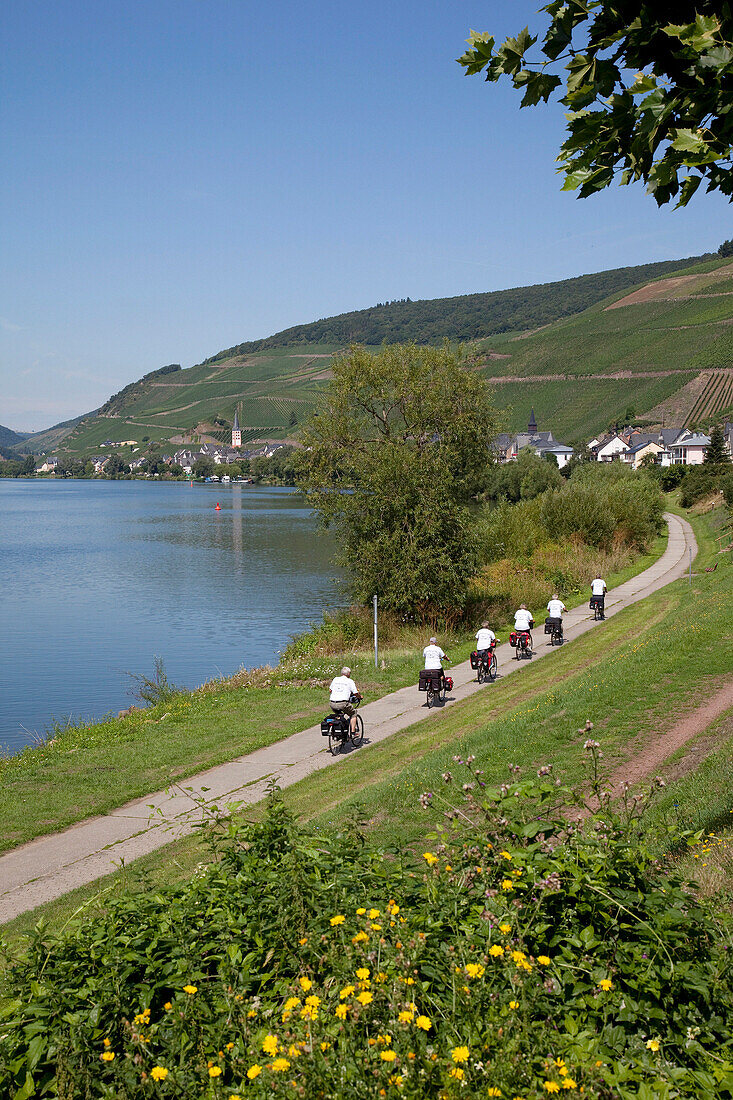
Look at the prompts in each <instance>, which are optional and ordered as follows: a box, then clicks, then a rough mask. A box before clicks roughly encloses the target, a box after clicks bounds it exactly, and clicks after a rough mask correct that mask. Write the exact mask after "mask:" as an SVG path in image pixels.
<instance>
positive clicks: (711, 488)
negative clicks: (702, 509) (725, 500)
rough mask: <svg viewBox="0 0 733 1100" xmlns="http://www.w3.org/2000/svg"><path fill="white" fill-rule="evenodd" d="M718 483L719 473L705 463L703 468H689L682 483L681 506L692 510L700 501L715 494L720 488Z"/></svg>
mask: <svg viewBox="0 0 733 1100" xmlns="http://www.w3.org/2000/svg"><path fill="white" fill-rule="evenodd" d="M718 481H719V475H718V473H717V472H716V471H715V470H713V469H711V468H710V467H709V466H705V465H704V463H703V464H702V465H701V466H689V467H688V468H687V472H686V473H685V478H684V481H683V482H682V489H681V491H680V505H681V506H682V507H683V508H691V507H692V506H693V504H697V502H698V501H699V500H703V499H704V498H705V497H707V496H710V495H711V493H714V492H715V490H716V489H717V488H718Z"/></svg>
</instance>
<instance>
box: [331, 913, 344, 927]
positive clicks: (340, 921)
mask: <svg viewBox="0 0 733 1100" xmlns="http://www.w3.org/2000/svg"><path fill="white" fill-rule="evenodd" d="M345 923H346V917H344V916H342V915H341V913H338V914H337V916H335V917H331V927H332V928H335V927H336V925H337V924H345Z"/></svg>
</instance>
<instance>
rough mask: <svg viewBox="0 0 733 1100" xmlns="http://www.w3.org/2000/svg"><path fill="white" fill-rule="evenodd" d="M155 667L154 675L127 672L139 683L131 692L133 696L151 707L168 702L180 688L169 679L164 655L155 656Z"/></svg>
mask: <svg viewBox="0 0 733 1100" xmlns="http://www.w3.org/2000/svg"><path fill="white" fill-rule="evenodd" d="M153 669H154V671H153V675H152V676H145V675H143V674H140V673H137V672H128V673H127V675H128V676H129V677H130V679H131V680H133V681H134V683H135V684H136V685H137V686H136V687H135V688H134V689H133V690H132V692H131V694H132V696H133V698H135V699H137V700H138V701H139V702H141V703H146V704H147V705H149V706H151V707H154V706H156V705H157V704H158V703H167V702H168V700H169V699H172V698H173V696H174V695H175V694H176V692H177V691H179V690H180V689H179V688H177V687H175V686H174V685H173V684H172V683H171V682H170V681H169V679H168V674H167V672H166V671H165V664H164V663H163V658H162V657H158V656H156V657H153Z"/></svg>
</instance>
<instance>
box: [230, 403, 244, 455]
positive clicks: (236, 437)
mask: <svg viewBox="0 0 733 1100" xmlns="http://www.w3.org/2000/svg"><path fill="white" fill-rule="evenodd" d="M241 446H242V429H241V428H240V427H239V413H238V411H237V410H236V409H235V410H234V423H233V424H232V447H241Z"/></svg>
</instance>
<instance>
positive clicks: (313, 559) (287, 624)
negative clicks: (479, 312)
mask: <svg viewBox="0 0 733 1100" xmlns="http://www.w3.org/2000/svg"><path fill="white" fill-rule="evenodd" d="M217 502H218V503H219V504H220V506H221V510H220V511H217V510H216V504H217ZM336 576H337V570H336V569H335V567H334V566H333V564H332V546H331V544H330V542H329V540H328V539H326V538H323V537H322V536H319V535H318V534H317V532H316V520H315V517H314V516H313V514H312V512H311V511H310V510H309V509H308V508H307V507H304V505H303V501H302V499H301V498H300V497H299V496H298V495H297V494H296V493H294V492H293V491H292V490H289V489H281V488H273V487H269V486H259V485H231V486H230V485H217V484H213V485H199V484H194V485H193V486H190V485H189V484H188V482H185V483H181V482H167V483H157V482H147V481H145V482H138V481H73V480H64V481H61V480H59V481H54V480H42V481H41V480H36V481H31V480H29V481H24V480H11V479H2V480H0V578H2V579H1V580H0V585H1V586H2V656H0V751H2V750H4V751H6V752H7V751H10V752H17V751H19V750H20V749H21V748H22V747H23V746H24V745H27V744H32V743H33V742H34V741H35V740H36V739H37V738H38V737H39V736H40V737H43V736H44V735H45V734H46V733H47V732H48V731H49V730H50V729H51V728H52V727H53V723H54V722H60V723H62V724H63V723H65V722H67V721H68V720H69V719H70V718H71V719H72V720H74V721H76V720H80V719H81V720H88V719H91V718H100V717H102V716H103V715H105V714H107V713H109V712H115V713H116V712H117V710H119V709H121V708H123V707H126V706H129V705H130V703H132V702H133V701H134V699H133V696H132V694H131V691H132V688H133V687H134V684H133V682H132V681H131V679H130V677H129V675H128V673H138V674H145V675H150V674H152V672H153V661H154V658H155V656H156V655H158V656H160V657H162V658H163V661H164V664H165V670H166V673H167V675H168V678H169V680H170V681H171V682H173V683H175V684H178V685H181V686H185V687H195V686H197V685H198V684H200V683H203V682H204V681H205V680H209V679H211V678H212V677H216V676H221V675H229V674H230V673H233V672H235V671H236V670H237V669H238V668H240V667H242V666H246V667H250V668H251V667H254V666H257V665H262V664H268V663H270V664H272V663H276V661H277V658H278V654H279V653H280V651H281V650H282V649H283V648H284V646H285V645H287V642H288V640H289V638H290V637H291V635H292V634H294V633H296V632H298V631H300V630H302V629H304V628H305V627H307V626H308V624H309V623H310V622H312V621H314V620H320V618H321V614H322V611H323V609H324V607H325V606H327V605H330V606H334V605H335V604H338V602H339V601H340V593H339V590H338V587H337V583H336Z"/></svg>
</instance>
